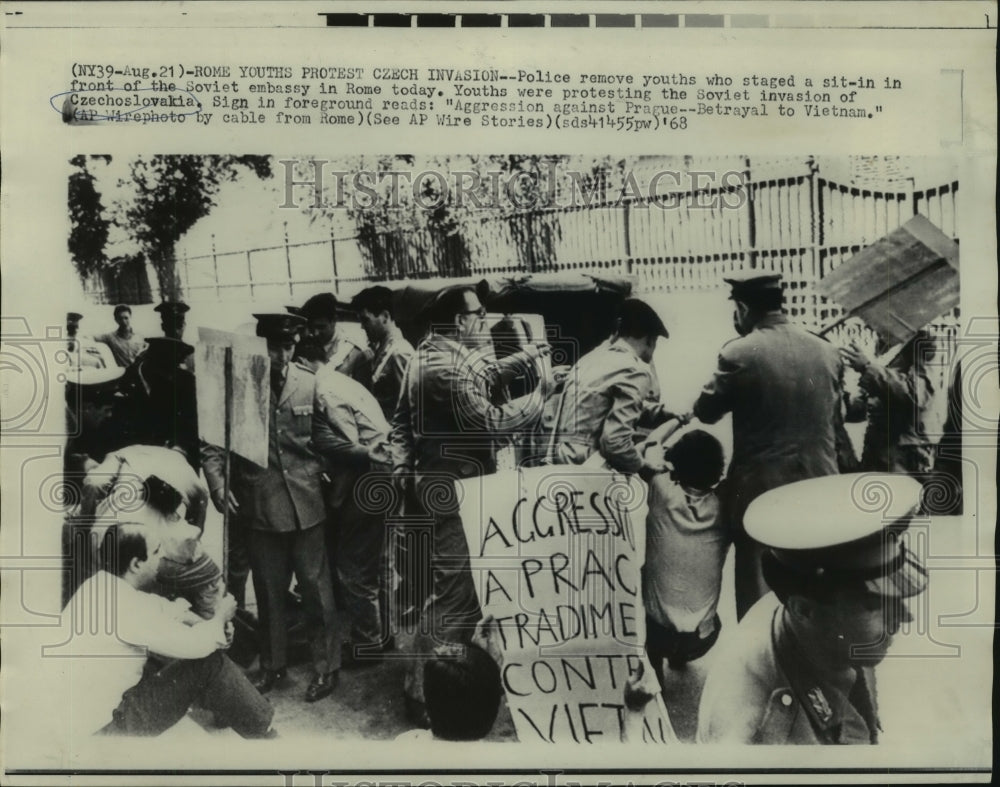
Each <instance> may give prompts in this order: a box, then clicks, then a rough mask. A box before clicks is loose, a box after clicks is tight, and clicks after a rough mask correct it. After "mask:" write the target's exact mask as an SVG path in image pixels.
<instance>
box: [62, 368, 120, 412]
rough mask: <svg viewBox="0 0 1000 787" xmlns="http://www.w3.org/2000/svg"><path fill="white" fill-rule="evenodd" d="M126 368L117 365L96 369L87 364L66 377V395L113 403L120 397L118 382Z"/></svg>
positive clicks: (94, 402)
mask: <svg viewBox="0 0 1000 787" xmlns="http://www.w3.org/2000/svg"><path fill="white" fill-rule="evenodd" d="M124 373H125V369H123V368H122V367H120V366H115V367H112V368H110V369H94V368H92V367H89V366H85V367H83V368H81V369H77V370H75V371H73V372H71V373H70V374H69V375H67V377H66V395H67V397H68V398H69V397H71V398H73V399H77V400H79V401H81V402H87V403H92V404H111V403H112V402H114V401H115V400H116V399H118V398H120V396H121V394H120V393H119V390H118V383H119V381H120V380H121V376H122V374H124Z"/></svg>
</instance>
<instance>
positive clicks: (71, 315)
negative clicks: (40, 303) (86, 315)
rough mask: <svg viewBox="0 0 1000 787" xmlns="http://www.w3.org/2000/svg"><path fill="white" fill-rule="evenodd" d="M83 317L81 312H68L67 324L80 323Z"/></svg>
mask: <svg viewBox="0 0 1000 787" xmlns="http://www.w3.org/2000/svg"><path fill="white" fill-rule="evenodd" d="M82 319H83V315H82V314H80V312H66V322H80V320H82Z"/></svg>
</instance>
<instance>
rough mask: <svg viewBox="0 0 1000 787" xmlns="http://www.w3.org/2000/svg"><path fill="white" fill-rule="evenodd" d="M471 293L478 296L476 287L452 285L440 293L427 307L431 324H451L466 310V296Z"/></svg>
mask: <svg viewBox="0 0 1000 787" xmlns="http://www.w3.org/2000/svg"><path fill="white" fill-rule="evenodd" d="M469 293H471V294H472V295H474V296H476V297H477V298H478V295H476V290H475V288H474V287H452V288H450V289H447V290H444V291H442V292H440V293H438V294H437V296H436V297H435V298H434V300H433V301H431V303H430V304H429V305H428V307H427V317H428V319H429V321H430V324H431V326H432V327H434V326H442V325H448V326H450V325H451V324H452V323H453V322H454V320H455V315H457V314H461V313H462V312H464V311H465V307H466V302H465V297H466V295H467V294H469Z"/></svg>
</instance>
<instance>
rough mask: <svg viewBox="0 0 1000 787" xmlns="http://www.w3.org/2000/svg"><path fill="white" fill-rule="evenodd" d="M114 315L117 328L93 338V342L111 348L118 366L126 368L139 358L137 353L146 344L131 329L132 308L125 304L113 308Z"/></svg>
mask: <svg viewBox="0 0 1000 787" xmlns="http://www.w3.org/2000/svg"><path fill="white" fill-rule="evenodd" d="M114 315H115V322H116V323H117V324H118V328H117V329H116V330H114V331H111V332H110V333H102V334H101V335H100V336H95V337H94V341H95V342H101V343H102V344H106V345H107V346H108V347H109V348H111V354H112V355H113V356H114V359H115V363H117V364H118V365H119V366H128V365H129V364H131V363H132V362H133V361H134V360H135V359H136V358H137V357H138V356H139V353H141V352H142V350H143V348H144V347H145V346H146V342H145V340H144V339H143V338H142V337H141V336H139V335H137V334H136V333H135V331H134V330H133V329H132V308H131V307H130V306H126V305H125V304H121V305H119V306H115V311H114Z"/></svg>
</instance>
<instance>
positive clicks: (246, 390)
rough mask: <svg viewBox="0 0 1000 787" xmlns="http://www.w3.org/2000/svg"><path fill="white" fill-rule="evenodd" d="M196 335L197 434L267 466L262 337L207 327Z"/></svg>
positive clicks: (266, 387)
mask: <svg viewBox="0 0 1000 787" xmlns="http://www.w3.org/2000/svg"><path fill="white" fill-rule="evenodd" d="M198 339H199V342H198V345H197V347H196V348H195V368H196V369H197V370H198V374H197V375H196V377H195V381H196V385H197V393H198V426H199V429H200V431H201V438H202V439H203V440H205V441H206V442H208V443H211V444H213V445H217V446H221V447H226V448H228V449H230V450H232V451H233V452H235V453H237V454H239V455H240V456H242V457H244V458H245V459H249V460H250V461H251V462H254V463H256V464H258V465H260V466H261V467H267V422H268V408H267V403H268V401H269V397H270V393H269V382H268V380H269V378H268V374H269V372H270V368H271V364H270V361H269V360H268V356H267V343H266V342H265V341H264V340H263V339H261V338H259V337H256V336H242V335H240V334H236V333H228V332H226V331H216V330H212V329H210V328H200V329H199V333H198ZM227 358H228V360H227ZM227 399H228V402H227ZM223 413H228V434H227V419H226V418H220V417H219V416H220V414H223Z"/></svg>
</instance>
